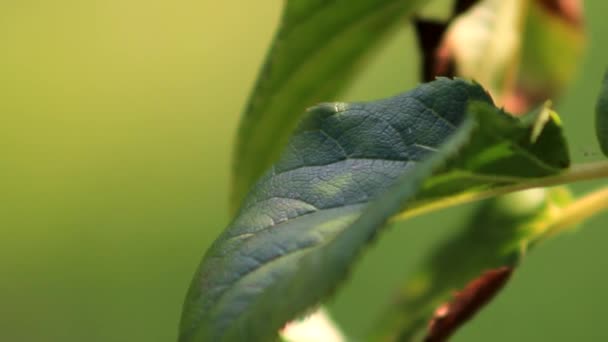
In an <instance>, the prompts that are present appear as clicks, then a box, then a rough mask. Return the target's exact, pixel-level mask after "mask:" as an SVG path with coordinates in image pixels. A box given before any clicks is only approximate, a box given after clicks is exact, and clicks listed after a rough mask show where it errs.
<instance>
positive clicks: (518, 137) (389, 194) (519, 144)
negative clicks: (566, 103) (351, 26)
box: [180, 79, 568, 342]
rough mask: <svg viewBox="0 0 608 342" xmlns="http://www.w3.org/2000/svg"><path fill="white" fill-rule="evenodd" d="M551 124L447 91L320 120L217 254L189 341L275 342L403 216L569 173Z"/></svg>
mask: <svg viewBox="0 0 608 342" xmlns="http://www.w3.org/2000/svg"><path fill="white" fill-rule="evenodd" d="M543 113H545V114H543ZM546 113H547V112H546V111H540V112H539V113H534V114H531V115H530V116H528V117H525V118H523V119H518V118H514V117H511V116H509V115H507V114H505V113H503V112H501V111H500V110H498V109H497V108H495V107H494V106H493V105H492V101H491V99H490V98H489V96H488V95H487V93H486V92H485V91H484V90H483V89H482V88H481V87H480V86H479V85H477V84H474V83H472V82H468V81H464V80H448V79H439V80H437V81H434V82H431V83H428V84H424V85H422V86H420V87H418V88H416V89H414V90H412V91H410V92H408V93H405V94H402V95H398V96H395V97H393V98H389V99H385V100H380V101H375V102H370V103H351V104H347V103H331V104H323V105H320V106H317V107H315V108H313V109H312V110H311V111H310V113H309V115H308V117H307V118H306V119H305V120H304V121H303V122H302V123H301V125H300V127H299V129H298V130H297V131H296V133H295V134H294V136H293V137H292V138H291V140H290V142H289V144H288V145H287V147H286V149H285V151H284V153H283V155H282V157H281V158H280V159H279V161H278V162H277V163H275V164H274V165H273V167H272V168H271V169H270V170H269V171H268V172H267V173H266V175H265V176H264V177H262V179H261V180H260V181H259V182H258V183H257V185H256V186H255V187H254V188H253V189H252V191H251V192H250V193H249V194H248V196H247V198H246V199H245V201H244V202H243V206H242V207H241V209H240V211H239V212H238V214H237V216H236V217H235V219H234V220H233V221H232V222H231V223H230V225H229V226H228V228H227V229H226V230H225V231H224V233H223V234H222V235H221V236H220V237H219V238H218V240H217V241H216V242H215V243H214V244H213V246H212V247H211V248H210V249H209V250H208V251H207V253H206V255H205V258H204V259H203V261H202V263H201V265H200V267H199V270H198V272H197V273H196V275H195V277H194V280H193V282H192V285H191V288H190V291H189V294H188V296H187V299H186V303H185V306H184V312H183V316H182V323H181V335H180V341H182V342H195V341H196V342H200V341H243V340H247V341H267V340H270V339H272V338H273V337H274V336H275V335H276V333H277V330H278V329H279V328H280V327H281V326H282V325H283V324H284V323H286V322H287V321H289V320H291V319H293V318H295V317H296V316H297V315H299V314H302V313H304V312H305V311H306V310H307V309H309V308H311V307H313V306H315V305H317V304H318V303H319V302H320V301H321V300H322V299H324V297H326V296H328V295H329V294H330V293H331V292H332V291H333V290H334V289H335V288H336V286H337V285H338V284H339V282H340V281H341V280H342V279H343V278H344V277H345V275H346V272H347V270H348V269H349V267H350V265H351V263H352V262H353V261H354V258H355V257H356V256H357V255H358V254H359V252H360V250H361V248H362V247H363V246H365V245H366V244H367V243H368V242H369V241H370V240H371V239H372V238H373V237H374V236H375V235H376V233H377V231H378V228H380V227H382V226H383V225H384V223H385V222H386V221H387V220H388V219H390V218H391V217H392V216H393V215H395V214H397V213H398V212H399V211H400V210H402V209H403V208H404V207H406V208H411V207H414V206H416V205H418V204H419V203H424V202H429V201H432V200H435V199H436V198H437V197H440V196H445V195H450V194H454V193H459V192H465V191H472V190H473V191H474V190H478V189H487V188H491V187H497V186H502V185H506V184H512V183H514V182H517V181H520V180H522V179H529V178H532V177H542V176H547V175H552V174H555V173H557V172H560V170H562V169H563V168H564V167H566V166H567V165H568V157H567V152H566V148H565V145H564V141H563V137H562V135H561V131H560V130H559V125H558V124H557V122H556V118H555V117H554V116H549V117H547V116H546V115H547V114H546ZM541 118H544V119H543V120H540V119H541ZM539 122H540V123H541V124H542V125H541V126H542V127H541V128H544V129H541V130H540V132H539V131H538V128H536V129H535V127H538V126H539ZM534 132H536V133H534ZM549 145H551V151H556V152H551V151H548V150H547V149H546V148H547V147H548V146H549ZM558 152H561V153H564V154H562V155H559V154H558ZM517 165H524V166H523V167H524V169H519V168H518V167H517ZM433 174H434V175H433ZM432 175H433V176H432Z"/></svg>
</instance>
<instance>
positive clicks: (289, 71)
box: [232, 0, 426, 208]
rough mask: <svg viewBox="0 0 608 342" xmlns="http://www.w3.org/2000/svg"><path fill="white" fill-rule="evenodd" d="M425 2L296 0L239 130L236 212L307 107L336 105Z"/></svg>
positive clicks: (287, 10)
mask: <svg viewBox="0 0 608 342" xmlns="http://www.w3.org/2000/svg"><path fill="white" fill-rule="evenodd" d="M425 2H426V1H423V0H376V1H367V0H331V1H328V0H289V1H286V2H285V8H284V10H283V15H282V19H281V25H280V28H279V30H278V32H277V35H276V37H275V40H274V42H273V45H272V48H271V50H270V53H269V55H268V57H267V58H266V62H265V66H264V68H263V69H262V71H261V73H260V75H259V78H258V81H257V84H256V86H255V89H254V91H253V93H252V94H251V97H250V99H249V104H248V106H247V108H246V110H245V113H244V116H243V119H242V121H241V125H240V128H239V132H238V137H237V144H236V150H235V153H234V174H233V190H232V191H233V194H232V207H233V208H236V207H238V205H239V204H240V203H241V200H242V199H243V197H244V196H245V194H246V193H247V191H249V189H250V188H251V186H252V185H253V184H254V183H255V182H256V181H257V180H258V178H259V177H260V176H261V175H262V173H263V172H264V171H266V170H267V169H268V168H269V167H270V166H271V165H272V163H273V162H274V161H275V160H276V158H277V157H278V155H279V153H280V151H281V150H282V148H283V146H284V145H285V143H286V142H287V139H288V137H289V136H290V135H291V132H292V130H293V128H294V127H295V126H296V123H297V122H298V121H299V119H300V118H301V114H302V113H303V111H302V109H303V108H307V107H310V106H312V105H314V104H316V103H319V102H321V101H327V100H328V99H333V98H335V97H336V95H338V94H339V93H340V92H341V91H342V90H343V89H344V88H345V87H346V86H347V85H348V84H350V80H351V79H352V78H353V77H354V76H355V74H356V73H355V71H356V70H357V68H358V67H359V66H360V65H361V63H362V62H363V61H364V60H365V58H366V57H368V56H369V54H370V53H372V52H373V51H374V50H375V48H376V47H377V46H378V44H380V43H381V42H382V40H383V39H382V38H384V37H386V36H387V33H389V32H390V31H391V30H392V29H393V28H395V27H396V26H397V24H399V23H400V22H401V20H402V19H404V18H407V17H408V16H409V15H411V14H412V13H413V11H414V10H415V9H416V8H418V7H419V6H420V5H421V4H423V3H425Z"/></svg>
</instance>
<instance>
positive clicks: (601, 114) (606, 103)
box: [595, 72, 608, 157]
mask: <svg viewBox="0 0 608 342" xmlns="http://www.w3.org/2000/svg"><path fill="white" fill-rule="evenodd" d="M595 129H596V133H597V139H598V141H599V143H600V147H601V148H602V152H603V153H604V155H605V156H607V157H608V72H607V73H606V75H605V76H604V82H603V83H602V89H601V92H600V97H599V99H598V101H597V106H596V108H595Z"/></svg>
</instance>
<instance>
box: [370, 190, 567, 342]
mask: <svg viewBox="0 0 608 342" xmlns="http://www.w3.org/2000/svg"><path fill="white" fill-rule="evenodd" d="M570 199H571V197H570V193H569V192H568V190H567V189H565V188H563V187H559V188H553V189H549V190H546V189H534V190H528V191H525V192H518V193H514V194H510V195H506V196H502V197H496V198H494V199H492V200H489V201H486V202H484V203H483V204H482V205H480V206H479V208H478V209H477V210H476V212H475V214H474V216H473V218H472V219H471V222H469V223H467V224H466V225H465V227H463V228H464V229H461V231H459V232H458V233H457V234H455V235H454V236H452V237H450V238H448V239H446V240H445V242H443V243H442V244H440V245H439V246H437V247H436V248H435V249H434V252H433V253H432V254H431V255H430V256H429V257H428V258H427V259H425V262H424V263H423V264H422V265H421V267H420V268H419V269H417V270H415V271H414V272H413V273H412V276H411V277H410V278H409V279H408V281H407V282H406V283H405V284H404V286H403V287H402V289H401V290H400V291H399V294H398V297H397V298H395V299H394V300H393V301H392V303H391V306H390V307H389V308H388V310H387V312H386V313H385V314H384V315H383V316H382V318H381V319H380V320H379V326H380V328H379V329H378V331H377V332H376V333H375V334H376V336H375V338H373V340H377V341H387V342H388V341H411V340H415V339H414V337H415V336H417V335H419V334H421V333H424V330H425V328H426V327H427V325H428V322H429V321H431V317H432V316H433V313H434V311H435V310H436V309H437V308H439V307H440V306H441V305H442V304H444V303H446V302H449V301H450V300H451V297H452V295H453V294H454V293H455V292H456V291H460V290H461V289H463V288H465V285H466V284H468V283H469V282H470V281H471V280H473V279H476V278H477V277H479V276H481V275H482V274H484V272H487V271H490V270H495V269H501V268H503V267H508V268H512V267H514V266H516V265H517V263H518V262H519V261H520V259H521V258H522V257H523V256H524V255H525V254H526V252H527V251H528V249H529V248H530V247H531V246H532V245H533V244H535V243H536V242H538V241H539V240H540V239H542V238H544V237H545V236H546V234H548V233H549V229H550V228H551V226H552V224H554V222H555V221H556V220H558V219H560V218H561V214H562V212H563V210H562V209H563V208H565V207H566V206H567V205H568V204H569V203H570ZM478 291H479V290H478ZM473 295H474V294H469V296H473ZM444 314H445V315H447V314H448V313H447V312H446V313H444ZM452 328H456V327H452ZM450 332H451V331H450Z"/></svg>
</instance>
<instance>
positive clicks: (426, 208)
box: [393, 161, 608, 220]
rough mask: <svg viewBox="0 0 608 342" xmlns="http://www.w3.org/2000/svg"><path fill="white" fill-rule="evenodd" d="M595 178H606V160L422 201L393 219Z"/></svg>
mask: <svg viewBox="0 0 608 342" xmlns="http://www.w3.org/2000/svg"><path fill="white" fill-rule="evenodd" d="M597 179H608V162H605V161H604V162H594V163H586V164H579V165H574V166H572V167H571V168H569V169H567V170H566V171H564V172H562V173H560V174H557V175H555V176H549V177H543V178H536V179H532V180H527V181H523V182H521V183H519V184H514V185H506V186H503V187H499V188H493V189H489V190H483V191H479V192H467V193H461V194H456V195H453V196H448V197H445V198H443V199H440V200H437V201H433V202H431V203H427V204H425V203H422V204H420V205H418V206H414V207H412V208H408V209H407V210H406V211H404V212H402V213H400V214H399V215H397V216H396V217H394V218H393V220H403V219H408V218H411V217H414V216H418V215H422V214H426V213H428V212H431V211H435V210H439V209H444V208H448V207H452V206H455V205H460V204H465V203H470V202H476V201H480V200H483V199H487V198H492V197H496V196H500V195H506V194H509V193H512V192H517V191H522V190H527V189H535V188H546V187H551V186H557V185H564V184H570V183H576V182H582V181H590V180H597Z"/></svg>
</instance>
